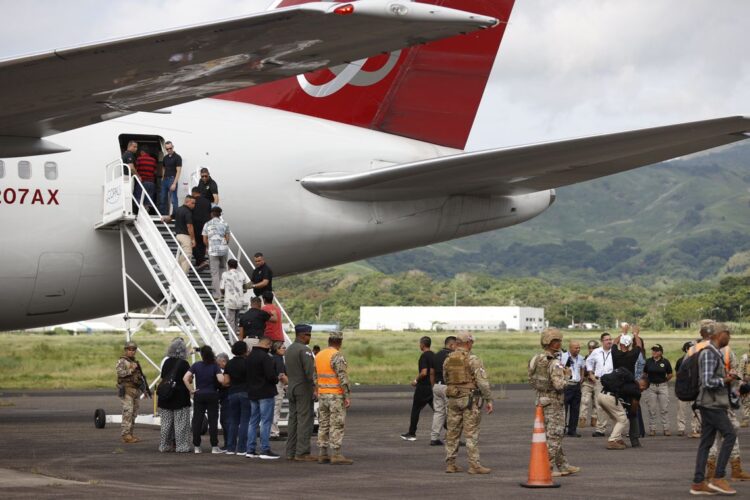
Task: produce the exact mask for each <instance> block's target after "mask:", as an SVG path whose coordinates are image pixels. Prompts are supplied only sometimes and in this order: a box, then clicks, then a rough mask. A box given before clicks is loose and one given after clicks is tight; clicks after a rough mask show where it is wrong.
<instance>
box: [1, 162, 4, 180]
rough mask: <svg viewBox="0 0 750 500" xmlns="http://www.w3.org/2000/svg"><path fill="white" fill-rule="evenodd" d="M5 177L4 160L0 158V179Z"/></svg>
mask: <svg viewBox="0 0 750 500" xmlns="http://www.w3.org/2000/svg"><path fill="white" fill-rule="evenodd" d="M3 177H5V162H4V161H3V160H0V179H2V178H3Z"/></svg>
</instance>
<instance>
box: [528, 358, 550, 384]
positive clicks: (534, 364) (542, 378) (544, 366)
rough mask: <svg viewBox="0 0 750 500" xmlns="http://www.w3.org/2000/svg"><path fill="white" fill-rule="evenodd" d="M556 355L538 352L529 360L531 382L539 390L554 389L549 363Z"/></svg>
mask: <svg viewBox="0 0 750 500" xmlns="http://www.w3.org/2000/svg"><path fill="white" fill-rule="evenodd" d="M554 359H555V358H554V357H552V356H550V355H548V354H547V353H541V354H537V355H536V356H534V357H533V358H531V361H529V384H531V387H533V388H534V389H536V390H537V391H539V392H550V391H552V380H550V376H549V364H550V363H551V362H552V361H554Z"/></svg>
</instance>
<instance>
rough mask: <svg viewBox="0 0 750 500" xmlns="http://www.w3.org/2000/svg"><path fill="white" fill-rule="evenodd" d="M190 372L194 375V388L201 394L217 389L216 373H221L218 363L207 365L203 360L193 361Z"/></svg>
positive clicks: (210, 392)
mask: <svg viewBox="0 0 750 500" xmlns="http://www.w3.org/2000/svg"><path fill="white" fill-rule="evenodd" d="M190 372H191V373H192V374H193V375H194V376H195V389H196V391H197V392H201V393H203V394H212V393H215V392H216V391H217V390H218V385H219V382H218V381H217V380H216V375H218V374H219V373H221V369H220V368H219V365H217V364H216V363H211V364H210V365H207V364H206V363H204V362H203V361H198V362H197V363H193V366H191V367H190Z"/></svg>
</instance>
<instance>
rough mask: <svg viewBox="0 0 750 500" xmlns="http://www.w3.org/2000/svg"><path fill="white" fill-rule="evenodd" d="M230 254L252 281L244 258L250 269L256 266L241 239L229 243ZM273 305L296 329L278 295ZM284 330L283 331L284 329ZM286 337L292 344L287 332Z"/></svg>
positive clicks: (274, 298) (234, 239)
mask: <svg viewBox="0 0 750 500" xmlns="http://www.w3.org/2000/svg"><path fill="white" fill-rule="evenodd" d="M232 242H233V243H235V244H236V246H237V253H236V254H235V252H233V251H232V248H231V244H232ZM229 253H230V254H231V256H232V258H234V259H235V260H236V261H237V266H238V267H239V268H240V269H242V272H243V273H244V275H245V278H247V279H250V275H249V274H248V273H247V271H245V269H244V268H243V267H242V258H243V257H244V259H245V261H246V262H247V263H248V264H250V267H251V268H252V269H253V270H255V264H254V263H253V261H252V259H251V258H250V256H249V255H248V253H247V252H246V251H245V249H244V248H242V244H240V241H239V238H232V239H231V242H230V243H229ZM273 303H274V304H276V305H277V306H278V307H279V310H281V314H282V315H283V316H284V318H286V320H287V322H288V323H289V324H290V325H291V326H292V328H294V321H292V318H291V317H290V316H289V314H288V313H287V312H286V309H284V306H283V305H281V301H279V298H278V297H277V296H276V294H275V293H274V294H273ZM282 330H283V329H282ZM284 335H285V336H286V340H287V342H291V340H290V339H289V336H288V335H287V333H286V332H284Z"/></svg>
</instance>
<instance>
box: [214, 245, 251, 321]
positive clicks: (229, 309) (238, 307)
mask: <svg viewBox="0 0 750 500" xmlns="http://www.w3.org/2000/svg"><path fill="white" fill-rule="evenodd" d="M227 266H228V267H229V270H228V271H227V272H225V273H224V274H222V275H221V282H220V285H219V286H220V287H221V292H222V293H223V294H224V309H225V311H226V317H227V322H228V323H229V325H230V326H231V327H232V330H234V333H235V334H236V333H238V331H239V330H238V327H239V323H240V313H241V312H242V311H244V310H245V309H247V301H246V300H245V285H246V284H247V283H250V279H249V278H248V277H247V276H245V275H244V274H243V273H242V272H241V271H240V270H239V269H237V267H238V265H237V261H236V260H235V259H229V260H228V261H227Z"/></svg>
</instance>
